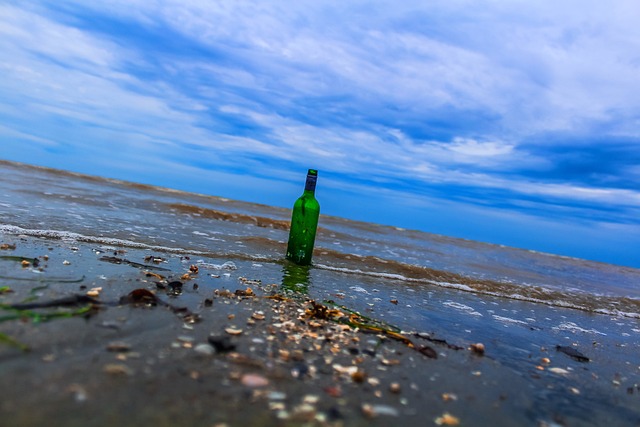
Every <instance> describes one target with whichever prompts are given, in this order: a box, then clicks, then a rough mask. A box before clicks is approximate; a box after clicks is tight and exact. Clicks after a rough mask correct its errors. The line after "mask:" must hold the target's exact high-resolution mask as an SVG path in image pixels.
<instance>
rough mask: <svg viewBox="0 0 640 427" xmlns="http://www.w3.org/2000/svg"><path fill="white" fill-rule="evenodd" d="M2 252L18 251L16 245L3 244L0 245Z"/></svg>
mask: <svg viewBox="0 0 640 427" xmlns="http://www.w3.org/2000/svg"><path fill="white" fill-rule="evenodd" d="M0 250H3V251H15V250H16V245H11V244H9V243H3V244H1V245H0Z"/></svg>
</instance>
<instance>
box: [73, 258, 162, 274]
mask: <svg viewBox="0 0 640 427" xmlns="http://www.w3.org/2000/svg"><path fill="white" fill-rule="evenodd" d="M98 260H99V261H103V262H108V263H111V264H118V265H119V264H127V265H130V266H131V267H135V268H141V269H152V270H159V271H171V270H169V269H168V268H163V267H158V266H156V265H148V264H141V263H139V262H133V261H129V260H128V259H125V258H118V257H115V256H103V257H100V258H98ZM67 262H68V261H67Z"/></svg>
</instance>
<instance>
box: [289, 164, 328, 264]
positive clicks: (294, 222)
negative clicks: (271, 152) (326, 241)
mask: <svg viewBox="0 0 640 427" xmlns="http://www.w3.org/2000/svg"><path fill="white" fill-rule="evenodd" d="M317 178H318V172H317V171H316V170H314V169H309V172H308V173H307V182H306V184H305V188H304V193H303V194H302V196H300V197H299V198H298V200H296V202H295V203H294V204H293V211H292V212H291V229H290V230H289V242H288V244H287V259H289V260H291V261H293V262H295V263H296V264H299V265H309V264H311V258H312V256H313V245H314V243H315V240H316V230H317V228H318V218H319V217H320V204H319V203H318V200H316V197H315V189H316V180H317Z"/></svg>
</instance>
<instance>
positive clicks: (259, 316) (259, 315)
mask: <svg viewBox="0 0 640 427" xmlns="http://www.w3.org/2000/svg"><path fill="white" fill-rule="evenodd" d="M251 318H252V319H255V320H264V319H265V315H264V312H262V311H254V312H253V314H252V315H251Z"/></svg>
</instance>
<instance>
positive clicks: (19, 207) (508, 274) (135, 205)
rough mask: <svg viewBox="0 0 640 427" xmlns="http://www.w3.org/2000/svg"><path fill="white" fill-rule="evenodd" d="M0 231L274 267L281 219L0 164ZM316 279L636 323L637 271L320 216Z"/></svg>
mask: <svg viewBox="0 0 640 427" xmlns="http://www.w3.org/2000/svg"><path fill="white" fill-rule="evenodd" d="M0 173H2V177H3V178H2V180H1V181H0V218H1V219H0V231H2V232H8V233H13V234H15V233H22V234H29V235H42V236H50V237H56V238H72V239H83V240H85V241H95V242H109V243H120V244H123V245H137V246H139V247H145V246H146V247H162V248H165V250H169V251H178V252H179V251H184V252H192V253H202V254H212V255H216V256H229V257H238V258H241V259H247V258H248V259H254V260H260V261H265V262H279V261H280V260H281V259H282V254H283V252H284V250H283V244H284V242H285V241H286V239H287V228H288V221H289V215H290V213H289V211H288V210H286V209H281V208H274V207H270V206H264V205H257V204H251V203H243V202H238V201H232V200H228V199H222V198H216V197H210V196H204V195H196V194H190V193H184V192H178V191H173V190H168V189H162V188H156V187H151V186H145V185H139V184H132V183H126V182H121V181H114V180H107V179H101V178H95V177H87V176H82V175H77V174H73V173H69V172H61V171H53V170H49V169H43V168H34V167H26V166H18V165H15V164H11V163H6V162H5V163H0ZM314 265H315V267H316V268H317V269H323V270H333V271H341V272H344V273H353V274H356V275H359V276H363V275H368V276H375V277H379V278H387V279H397V280H400V281H402V282H406V283H411V284H412V286H413V285H415V286H417V285H418V284H428V285H433V286H440V287H449V288H451V287H454V288H458V289H462V290H467V291H470V292H474V293H480V294H486V295H493V296H499V297H505V298H510V299H519V300H525V301H533V302H541V303H544V304H547V305H552V306H558V307H575V308H578V309H581V310H585V311H591V312H597V313H605V314H613V315H621V316H626V317H634V318H640V270H637V269H632V268H627V267H620V266H615V265H609V264H604V263H598V262H590V261H585V260H580V259H573V258H567V257H560V256H554V255H550V254H542V253H536V252H531V251H525V250H521V249H514V248H509V247H503V246H497V245H490V244H485V243H480V242H474V241H469V240H463V239H455V238H450V237H446V236H440V235H434V234H428V233H423V232H418V231H412V230H403V229H398V228H394V227H388V226H380V225H376V224H368V223H362V222H355V221H349V220H345V219H341V218H335V217H328V216H321V219H320V230H319V233H318V236H317V242H316V254H315V256H314Z"/></svg>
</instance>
